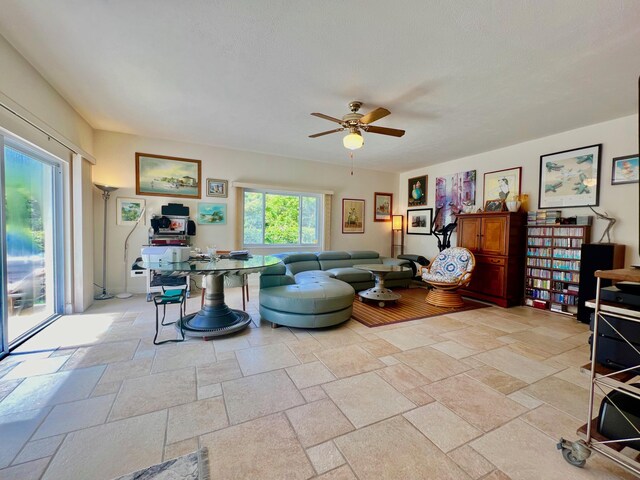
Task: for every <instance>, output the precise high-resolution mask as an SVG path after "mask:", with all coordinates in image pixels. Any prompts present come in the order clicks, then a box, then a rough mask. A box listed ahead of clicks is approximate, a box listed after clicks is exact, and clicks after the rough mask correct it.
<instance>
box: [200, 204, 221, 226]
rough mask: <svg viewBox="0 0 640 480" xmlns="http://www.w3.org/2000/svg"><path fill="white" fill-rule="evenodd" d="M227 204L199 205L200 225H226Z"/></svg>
mask: <svg viewBox="0 0 640 480" xmlns="http://www.w3.org/2000/svg"><path fill="white" fill-rule="evenodd" d="M226 223H227V204H226V203H198V225H225V224H226Z"/></svg>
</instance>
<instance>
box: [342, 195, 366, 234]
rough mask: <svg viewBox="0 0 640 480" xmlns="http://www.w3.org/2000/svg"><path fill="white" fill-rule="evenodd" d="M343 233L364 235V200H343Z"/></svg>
mask: <svg viewBox="0 0 640 480" xmlns="http://www.w3.org/2000/svg"><path fill="white" fill-rule="evenodd" d="M342 233H364V200H361V199H358V198H343V199H342Z"/></svg>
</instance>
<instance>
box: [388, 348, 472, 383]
mask: <svg viewBox="0 0 640 480" xmlns="http://www.w3.org/2000/svg"><path fill="white" fill-rule="evenodd" d="M394 356H395V357H396V358H397V359H398V360H400V361H401V362H402V363H404V364H406V365H409V366H410V367H411V368H413V369H414V370H417V371H418V372H419V373H421V374H422V375H424V376H425V377H427V378H428V379H429V380H430V381H432V382H433V381H436V380H441V379H443V378H447V377H449V376H451V375H457V374H459V373H462V372H465V371H466V370H469V367H468V366H467V365H465V364H464V363H462V362H460V361H459V360H456V359H455V358H452V357H450V356H449V355H446V354H444V353H442V352H439V351H437V350H434V349H433V348H431V347H420V348H416V349H413V350H407V351H406V352H402V353H396V354H395V355H394Z"/></svg>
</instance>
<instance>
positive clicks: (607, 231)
mask: <svg viewBox="0 0 640 480" xmlns="http://www.w3.org/2000/svg"><path fill="white" fill-rule="evenodd" d="M589 208H590V209H591V211H592V212H593V213H595V214H596V217H598V218H599V219H601V220H607V221H608V222H609V225H607V228H605V229H604V232H602V236H601V237H600V240H598V242H597V243H603V242H602V240H604V236H605V235H606V236H607V243H611V236H610V232H611V229H612V228H613V226H614V225H615V224H616V219H615V218H613V217H610V216H609V214H608V213H607V212H604V213H599V212H597V211H595V210H594V209H593V207H591V205H589Z"/></svg>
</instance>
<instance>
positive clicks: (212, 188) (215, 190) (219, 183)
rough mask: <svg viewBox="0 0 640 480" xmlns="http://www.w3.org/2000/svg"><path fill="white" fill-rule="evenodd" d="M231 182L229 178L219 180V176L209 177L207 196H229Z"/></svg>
mask: <svg viewBox="0 0 640 480" xmlns="http://www.w3.org/2000/svg"><path fill="white" fill-rule="evenodd" d="M228 188H229V182H228V181H227V180H218V179H217V178H207V197H222V198H227V196H228V195H229V193H228V192H227V190H228Z"/></svg>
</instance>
